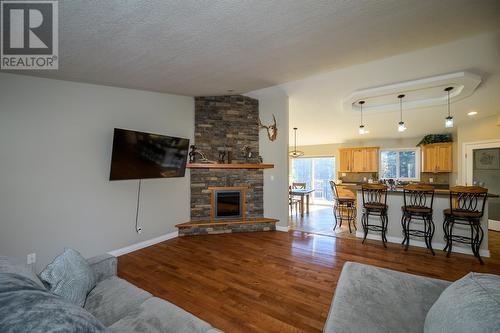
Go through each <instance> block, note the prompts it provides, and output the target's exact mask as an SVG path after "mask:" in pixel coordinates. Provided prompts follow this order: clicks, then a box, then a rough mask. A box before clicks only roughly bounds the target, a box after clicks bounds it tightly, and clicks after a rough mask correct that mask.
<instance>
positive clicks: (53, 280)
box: [40, 248, 95, 307]
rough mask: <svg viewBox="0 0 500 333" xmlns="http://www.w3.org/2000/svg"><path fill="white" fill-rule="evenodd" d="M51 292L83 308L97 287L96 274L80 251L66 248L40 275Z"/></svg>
mask: <svg viewBox="0 0 500 333" xmlns="http://www.w3.org/2000/svg"><path fill="white" fill-rule="evenodd" d="M40 278H41V279H42V280H43V281H44V282H46V283H47V284H48V285H49V288H50V291H51V292H53V293H54V294H56V295H59V296H61V297H64V298H65V299H67V300H68V301H70V302H72V303H74V304H76V305H79V306H82V307H83V305H84V304H85V299H86V298H87V294H88V293H89V291H90V290H91V289H92V288H94V286H95V279H94V273H93V271H92V270H91V269H90V266H89V264H88V263H87V261H86V260H85V258H83V257H82V255H81V254H80V253H78V251H76V250H73V249H69V248H66V249H64V252H63V253H62V254H61V255H59V256H57V258H55V259H54V261H53V262H52V263H50V264H49V265H48V266H47V267H46V268H45V269H44V270H43V271H42V273H41V274H40Z"/></svg>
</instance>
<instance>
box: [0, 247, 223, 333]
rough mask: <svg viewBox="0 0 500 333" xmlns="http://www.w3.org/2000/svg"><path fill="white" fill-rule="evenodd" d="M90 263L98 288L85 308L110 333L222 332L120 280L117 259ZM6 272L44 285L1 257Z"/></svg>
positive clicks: (0, 270)
mask: <svg viewBox="0 0 500 333" xmlns="http://www.w3.org/2000/svg"><path fill="white" fill-rule="evenodd" d="M88 262H89V264H90V266H91V268H92V270H93V272H94V276H95V279H96V282H97V285H96V286H95V288H94V289H93V290H92V291H91V292H90V293H89V294H88V296H87V300H86V302H85V309H86V310H87V311H88V312H90V313H91V314H92V315H93V316H94V317H96V318H97V319H98V320H99V321H100V322H101V323H102V324H104V326H106V327H107V328H108V329H109V330H110V331H111V332H158V333H159V332H162V333H163V332H166V333H169V332H171V333H174V332H180V333H215V332H221V331H219V330H217V329H215V328H213V327H212V326H211V325H210V324H208V323H207V322H205V321H203V320H201V319H199V318H197V317H195V316H194V315H192V314H190V313H189V312H187V311H184V310H183V309H181V308H179V307H177V306H175V305H174V304H172V303H169V302H167V301H165V300H162V299H160V298H157V297H153V295H151V294H150V293H148V292H146V291H144V290H142V289H139V288H137V287H136V286H134V285H132V284H130V283H129V282H127V281H125V280H123V279H120V278H119V277H117V276H116V268H117V260H116V258H115V257H113V256H110V255H101V256H98V257H94V258H91V259H88ZM3 273H5V274H16V275H21V276H23V277H24V278H28V279H30V280H32V281H33V282H35V283H36V284H37V285H39V286H43V284H42V283H41V282H40V280H39V279H38V278H37V277H36V276H35V275H34V274H32V273H31V271H30V269H29V268H28V267H27V266H26V265H22V264H19V263H17V262H15V261H14V260H13V259H12V258H7V257H0V274H3Z"/></svg>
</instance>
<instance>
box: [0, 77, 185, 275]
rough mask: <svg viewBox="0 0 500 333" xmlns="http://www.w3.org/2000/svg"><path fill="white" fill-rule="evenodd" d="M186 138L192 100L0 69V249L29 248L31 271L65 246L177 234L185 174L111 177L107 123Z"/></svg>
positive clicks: (22, 251)
mask: <svg viewBox="0 0 500 333" xmlns="http://www.w3.org/2000/svg"><path fill="white" fill-rule="evenodd" d="M115 127H121V128H128V129H134V130H138V131H146V132H153V133H160V134H167V135H172V136H181V137H187V138H190V139H191V140H192V139H193V133H194V100H193V98H191V97H185V96H175V95H168V94H160V93H151V92H145V91H138V90H129V89H122V88H113V87H106V86H98V85H91V84H81V83H74V82H67V81H58V80H49V79H42V78H34V77H29V76H20V75H11V74H5V73H2V74H0V254H1V255H9V256H17V257H19V258H20V259H22V260H26V255H27V254H28V253H31V252H36V253H37V257H38V258H37V266H36V268H37V269H38V270H40V269H42V268H43V267H44V266H45V264H46V263H47V262H49V260H50V259H51V258H53V257H54V256H55V255H57V254H58V253H59V252H61V251H62V250H63V247H64V246H70V247H73V248H75V249H77V250H79V251H80V252H81V253H82V254H83V255H84V256H86V257H89V256H93V255H97V254H101V253H104V252H107V251H109V250H112V249H117V248H121V247H124V246H127V245H130V244H133V243H137V242H140V241H143V240H147V239H151V238H154V237H157V236H160V235H163V234H166V233H168V232H173V231H175V230H176V228H175V227H174V225H175V224H176V223H180V222H184V221H188V220H189V171H187V173H186V177H184V178H171V179H151V180H145V181H143V184H142V185H143V186H142V199H141V205H142V206H141V211H140V223H141V224H142V226H143V233H142V235H138V234H137V233H136V232H135V227H134V223H135V209H136V195H137V186H138V181H136V180H127V181H114V182H110V181H109V180H108V179H109V167H110V160H111V148H112V140H113V128H115Z"/></svg>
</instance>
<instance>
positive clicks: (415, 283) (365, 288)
mask: <svg viewBox="0 0 500 333" xmlns="http://www.w3.org/2000/svg"><path fill="white" fill-rule="evenodd" d="M449 284H450V283H449V282H447V281H443V280H436V279H430V278H425V277H420V276H416V275H412V274H406V273H401V272H396V271H392V270H389V269H383V268H377V267H374V266H369V265H363V264H357V263H352V262H346V263H345V264H344V267H343V269H342V273H341V274H340V278H339V281H338V283H337V288H336V289H335V296H334V299H333V303H332V306H331V308H330V313H329V315H328V319H327V321H326V324H325V328H324V332H328V333H332V332H343V333H345V332H353V333H355V332H356V333H357V332H373V333H376V332H380V333H382V332H383V333H385V332H404V333H411V332H419V333H421V332H422V330H423V327H424V321H425V315H426V314H427V312H428V311H429V309H430V308H431V306H432V304H433V303H434V302H435V301H436V299H438V297H439V295H440V294H441V292H442V291H443V290H444V289H445V288H446V287H447V286H448V285H449Z"/></svg>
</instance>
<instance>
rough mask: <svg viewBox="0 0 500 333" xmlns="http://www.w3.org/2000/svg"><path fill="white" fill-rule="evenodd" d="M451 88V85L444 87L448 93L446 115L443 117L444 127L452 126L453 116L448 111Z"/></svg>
mask: <svg viewBox="0 0 500 333" xmlns="http://www.w3.org/2000/svg"><path fill="white" fill-rule="evenodd" d="M452 90H453V87H447V88H445V89H444V91H446V92H447V93H448V117H446V118H445V120H444V127H446V128H453V117H452V116H451V113H450V91H452Z"/></svg>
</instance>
